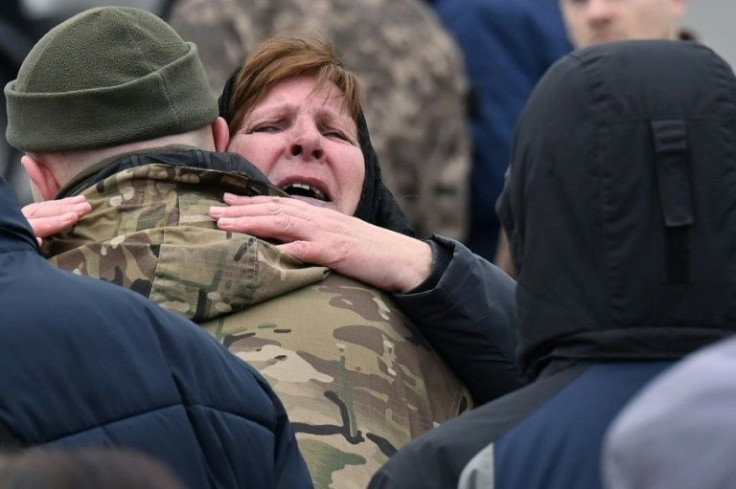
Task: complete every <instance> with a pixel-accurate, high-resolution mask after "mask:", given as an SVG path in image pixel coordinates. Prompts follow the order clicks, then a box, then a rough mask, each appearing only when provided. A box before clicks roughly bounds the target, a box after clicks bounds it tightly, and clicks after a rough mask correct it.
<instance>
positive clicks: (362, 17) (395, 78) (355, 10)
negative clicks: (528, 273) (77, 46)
mask: <svg viewBox="0 0 736 489" xmlns="http://www.w3.org/2000/svg"><path fill="white" fill-rule="evenodd" d="M169 23H170V24H171V25H172V26H173V27H174V28H175V29H176V30H177V31H178V32H179V34H180V35H181V36H182V37H183V38H184V39H186V40H190V41H193V42H195V43H196V44H197V46H198V48H199V52H200V56H201V58H202V62H203V63H204V66H205V69H206V70H207V72H208V76H209V79H210V83H211V85H212V88H213V90H214V91H215V92H216V93H218V94H219V93H220V91H221V90H222V88H223V86H224V85H225V81H226V80H227V78H228V76H229V75H230V74H231V73H232V72H233V70H234V69H235V68H236V67H237V66H240V65H241V64H243V62H244V61H245V58H246V57H247V55H248V54H250V53H251V52H252V51H253V49H254V48H255V47H256V45H257V44H258V43H260V42H261V41H263V40H265V39H267V38H269V37H273V36H275V35H321V36H327V37H328V38H329V39H331V40H332V42H333V43H334V45H335V50H336V51H337V54H338V55H339V57H340V59H342V60H343V61H344V62H345V64H346V65H347V66H348V68H350V69H351V70H352V71H354V72H355V73H356V74H357V75H358V77H359V78H360V81H361V84H362V86H363V88H364V89H365V93H366V103H365V104H364V109H365V116H366V119H367V121H368V126H369V127H370V130H371V139H372V141H373V145H374V146H375V149H376V152H377V153H378V156H379V158H380V160H381V167H382V170H383V180H384V182H385V184H386V186H387V187H388V188H389V190H391V192H392V193H393V194H394V196H395V197H396V199H397V200H398V201H399V204H400V205H401V207H402V209H403V210H404V212H405V213H406V214H407V216H408V217H409V219H410V221H411V223H412V225H413V227H414V229H415V230H416V232H417V235H418V236H419V237H426V236H428V235H430V234H431V233H433V232H434V233H440V234H444V235H446V236H449V237H452V238H456V239H462V238H464V237H465V233H466V229H467V216H468V212H469V210H468V174H469V170H470V160H471V155H470V142H469V141H470V133H469V128H468V127H467V126H466V113H465V111H466V95H467V86H468V84H467V80H466V77H465V71H464V65H463V60H462V55H461V54H460V51H459V50H458V48H457V46H456V45H455V44H454V41H453V40H452V38H451V37H450V36H449V34H447V33H446V31H445V30H444V29H443V27H441V25H440V23H439V22H438V20H437V19H436V17H435V15H434V12H433V11H432V10H431V9H430V8H428V7H427V6H426V5H424V4H423V2H420V1H418V0H176V2H175V5H174V7H173V9H172V15H171V17H170V19H169Z"/></svg>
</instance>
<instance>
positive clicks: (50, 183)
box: [20, 155, 61, 202]
mask: <svg viewBox="0 0 736 489" xmlns="http://www.w3.org/2000/svg"><path fill="white" fill-rule="evenodd" d="M20 163H21V164H22V165H23V168H24V169H25V170H26V173H27V174H28V178H30V180H31V186H32V187H33V189H32V190H33V198H34V199H35V200H36V201H37V202H39V201H43V200H53V198H54V197H56V194H57V193H58V192H59V190H60V189H61V186H60V185H59V182H57V181H56V177H55V176H54V174H53V173H51V170H49V169H48V167H46V165H44V164H43V163H41V162H40V161H38V160H37V159H35V158H34V157H32V156H30V155H25V156H23V157H22V158H21V159H20Z"/></svg>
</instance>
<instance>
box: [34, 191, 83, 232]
mask: <svg viewBox="0 0 736 489" xmlns="http://www.w3.org/2000/svg"><path fill="white" fill-rule="evenodd" d="M91 210H92V206H91V205H90V204H89V202H87V201H86V199H85V198H84V196H81V195H80V196H75V197H68V198H66V199H60V200H49V201H45V202H37V203H34V204H29V205H27V206H25V207H23V209H22V211H23V215H24V216H25V217H26V219H28V222H29V224H30V225H31V228H32V229H33V233H34V234H35V235H36V237H37V238H45V237H47V236H51V235H53V234H56V233H59V232H61V231H64V230H66V229H69V228H70V227H72V226H73V225H74V224H76V222H77V221H78V220H79V219H80V218H81V217H82V216H84V215H86V214H87V213H88V212H89V211H91Z"/></svg>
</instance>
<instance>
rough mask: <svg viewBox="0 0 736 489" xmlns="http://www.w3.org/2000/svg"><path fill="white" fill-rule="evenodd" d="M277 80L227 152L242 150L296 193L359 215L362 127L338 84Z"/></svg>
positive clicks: (311, 79)
mask: <svg viewBox="0 0 736 489" xmlns="http://www.w3.org/2000/svg"><path fill="white" fill-rule="evenodd" d="M316 81H317V80H316V78H315V77H313V76H299V77H294V78H289V79H287V80H284V81H282V82H280V83H278V84H276V85H275V86H274V87H273V88H272V89H271V91H270V92H268V94H267V95H266V97H265V98H264V99H263V100H261V101H260V102H259V103H258V104H256V105H255V106H254V107H253V109H252V110H251V111H250V112H249V113H248V114H247V115H246V116H245V119H244V120H243V123H242V124H241V125H240V127H239V128H238V129H237V130H236V131H235V133H234V134H233V135H232V137H231V139H230V144H229V146H228V151H230V152H233V153H239V154H240V155H242V156H243V157H245V158H246V159H248V160H249V161H250V162H251V163H253V164H254V165H255V166H257V167H258V169H259V170H261V171H262V172H263V173H264V174H265V175H266V176H267V177H268V178H269V180H271V182H272V183H273V184H274V185H276V186H277V187H279V188H281V189H283V190H285V191H286V192H287V193H289V194H291V195H292V196H294V197H295V198H298V199H300V200H304V201H305V202H309V203H311V204H314V205H321V206H325V207H330V208H332V209H335V210H338V211H340V212H342V213H345V214H350V215H352V214H354V213H355V209H356V208H357V207H358V201H359V200H360V193H361V189H362V187H363V179H364V177H365V162H364V159H363V153H362V152H361V150H360V145H359V143H358V131H357V128H356V126H355V121H353V119H352V117H350V114H348V113H347V112H345V111H343V110H342V92H340V89H339V88H337V86H335V85H334V84H333V83H327V84H325V86H324V87H323V88H322V89H320V90H317V91H315V87H316Z"/></svg>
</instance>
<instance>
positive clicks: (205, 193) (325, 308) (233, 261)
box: [45, 164, 471, 489]
mask: <svg viewBox="0 0 736 489" xmlns="http://www.w3.org/2000/svg"><path fill="white" fill-rule="evenodd" d="M267 188H270V187H267ZM224 190H227V191H231V192H236V193H241V194H254V193H263V191H264V189H263V188H253V185H252V184H251V183H250V182H249V181H248V179H246V178H244V177H240V176H237V175H232V174H227V173H223V172H217V171H213V170H202V169H193V168H182V167H168V166H166V165H161V164H149V165H145V166H140V167H136V168H132V169H128V170H124V171H121V172H119V173H116V174H114V175H112V176H110V177H108V178H106V179H104V180H102V181H101V182H99V183H98V184H96V185H94V186H92V187H89V188H87V189H85V190H84V191H83V192H82V193H83V194H84V195H86V196H87V199H88V200H89V201H90V203H91V204H92V208H93V210H92V212H91V213H90V214H89V215H88V216H86V217H85V218H83V219H82V220H81V221H80V222H79V223H78V224H77V225H76V226H74V228H72V229H71V230H70V231H67V232H65V233H63V234H61V235H60V236H58V237H54V238H51V239H48V240H47V241H46V243H45V249H46V251H47V252H48V253H50V254H51V255H54V256H53V257H52V258H51V261H52V262H53V263H55V264H57V265H58V266H60V267H61V268H65V269H67V270H71V271H73V272H75V273H79V274H84V275H91V276H94V277H98V278H102V279H104V280H108V281H111V282H114V283H117V284H119V285H122V286H124V287H128V288H130V289H133V290H136V291H138V292H140V293H142V294H144V295H147V296H148V297H150V298H151V299H152V300H154V301H155V302H157V303H159V304H160V305H162V306H163V307H165V308H167V309H170V310H173V311H176V312H179V313H181V314H183V315H185V316H187V317H189V318H193V319H194V320H196V321H197V322H199V323H200V324H201V325H202V326H203V327H204V328H205V329H206V330H207V331H208V332H210V333H211V334H212V335H214V336H215V337H217V338H218V339H219V340H220V341H221V342H222V343H223V344H224V345H225V346H226V347H227V348H228V349H229V350H230V351H231V352H233V353H234V354H236V355H238V356H239V357H241V358H243V359H244V360H246V361H248V362H250V363H251V364H252V365H253V366H255V367H256V368H257V369H258V370H259V371H260V372H261V373H262V374H263V375H264V377H266V378H267V379H268V381H269V382H270V383H271V385H272V386H273V388H274V391H275V392H276V393H277V394H278V395H279V397H280V398H281V400H282V401H283V403H284V405H285V407H286V410H287V413H288V414H289V418H290V420H291V421H292V423H293V426H294V428H295V430H296V432H297V441H298V443H299V447H300V449H301V451H302V453H303V455H304V457H305V460H306V461H307V465H308V467H309V470H310V473H311V475H312V478H313V481H314V483H315V486H316V487H317V488H325V489H326V488H339V489H343V488H364V487H366V486H367V485H368V482H369V480H370V478H371V476H372V475H373V474H374V473H375V472H376V471H377V470H378V468H379V467H381V466H382V465H383V464H384V463H385V462H386V461H387V460H388V457H389V456H390V455H391V454H393V453H394V452H395V451H396V450H398V449H399V448H401V447H402V446H403V445H404V444H406V443H407V442H408V441H410V440H411V439H412V438H415V437H416V436H418V435H419V434H421V433H423V432H425V431H426V430H428V429H430V428H432V427H434V426H436V425H438V424H440V423H442V422H444V421H447V420H448V419H451V418H453V417H456V416H457V415H459V414H460V413H461V412H463V411H464V410H466V409H468V408H469V407H470V406H471V400H470V395H469V393H468V392H467V390H466V389H465V387H464V386H463V385H461V383H460V382H459V381H458V380H457V378H456V377H455V376H454V374H453V373H452V372H451V371H450V370H449V368H448V367H447V366H446V364H445V363H444V362H443V361H442V360H441V359H440V358H439V356H438V355H437V354H436V353H435V351H434V350H432V349H431V348H430V347H429V346H428V344H427V343H426V341H425V340H424V338H423V337H422V336H421V335H420V334H419V333H418V330H417V328H416V327H415V326H414V325H413V324H411V322H410V321H409V320H408V319H407V318H406V317H405V316H404V315H403V314H402V313H401V312H400V311H399V310H398V309H397V307H396V306H395V305H394V304H393V303H392V301H391V299H390V297H389V296H388V295H386V294H384V293H383V292H381V291H378V290H376V289H374V288H372V287H369V286H367V285H365V284H362V283H360V282H356V281H354V280H352V279H348V278H346V277H342V276H340V275H337V274H328V273H327V270H326V269H324V268H322V267H316V266H306V265H304V264H302V263H300V262H298V261H297V260H295V259H294V258H292V257H290V256H289V255H286V254H284V253H281V252H280V251H279V250H278V248H277V247H275V246H273V245H272V244H269V243H266V242H265V241H262V240H259V239H255V238H253V237H252V236H248V235H232V234H228V233H224V232H222V231H219V230H218V229H216V227H215V225H214V223H213V222H212V221H211V220H210V218H209V217H208V216H207V209H208V208H209V206H210V205H217V204H219V203H220V202H219V196H220V195H222V192H223V191H224ZM268 192H275V193H280V191H279V190H278V189H273V190H268ZM325 277H326V278H325ZM213 380H214V379H213ZM244 443H247V440H244Z"/></svg>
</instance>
